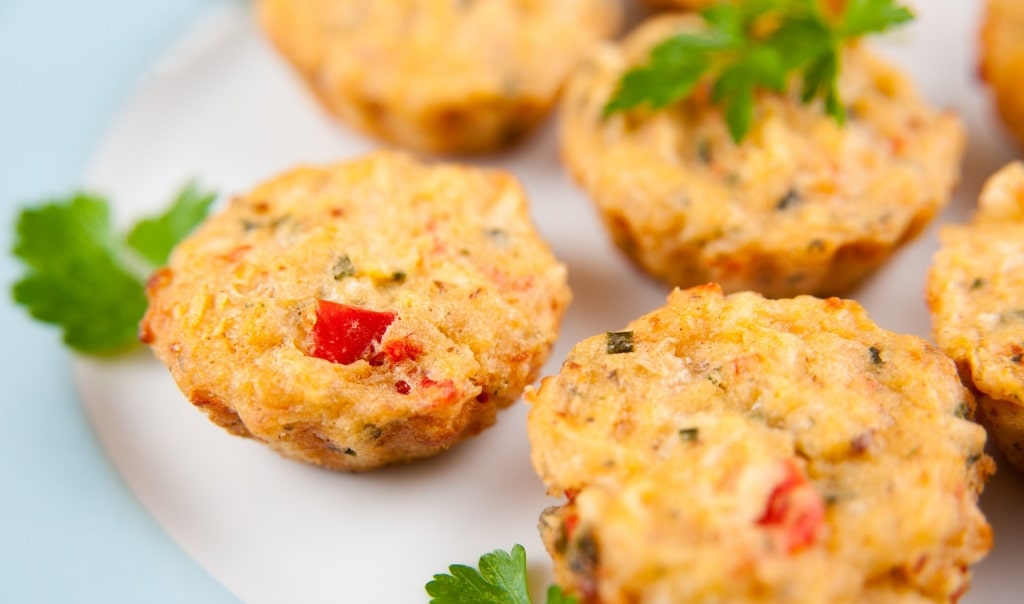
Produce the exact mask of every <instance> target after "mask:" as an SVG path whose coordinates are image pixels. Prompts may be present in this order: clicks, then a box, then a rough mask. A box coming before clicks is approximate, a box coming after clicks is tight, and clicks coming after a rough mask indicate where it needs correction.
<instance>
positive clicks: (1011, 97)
mask: <svg viewBox="0 0 1024 604" xmlns="http://www.w3.org/2000/svg"><path fill="white" fill-rule="evenodd" d="M985 6H986V8H985V13H984V16H983V17H982V27H981V40H980V48H979V53H980V68H981V77H982V78H984V79H985V80H986V81H987V82H988V84H989V87H990V89H991V91H992V96H993V98H994V100H995V106H996V110H997V111H998V112H999V116H1000V117H1001V118H1002V120H1003V123H1005V124H1006V126H1007V127H1008V128H1009V129H1010V131H1011V133H1012V134H1013V135H1014V137H1016V139H1017V142H1018V144H1020V145H1024V89H1022V88H1021V85H1020V80H1021V78H1022V77H1024V3H1021V2H1020V0H987V2H986V5H985Z"/></svg>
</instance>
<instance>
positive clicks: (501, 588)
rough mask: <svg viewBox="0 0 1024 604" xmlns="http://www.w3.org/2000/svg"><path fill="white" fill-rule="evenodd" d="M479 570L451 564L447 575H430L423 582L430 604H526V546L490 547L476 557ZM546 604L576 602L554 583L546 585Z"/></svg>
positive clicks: (573, 603) (527, 602)
mask: <svg viewBox="0 0 1024 604" xmlns="http://www.w3.org/2000/svg"><path fill="white" fill-rule="evenodd" d="M478 566H479V570H477V569H476V568H473V567H471V566H466V565H465V564H452V565H451V566H449V567H448V570H449V572H451V574H450V575H449V574H437V575H434V580H433V581H431V582H429V583H427V587H426V589H427V593H428V594H429V595H430V596H431V599H430V604H530V594H529V589H528V584H527V581H526V549H525V548H523V546H522V545H519V544H518V543H517V544H515V545H513V546H512V551H511V553H510V552H506V551H504V550H500V549H498V550H494V551H493V552H491V553H489V554H484V555H482V556H480V561H479V562H478ZM547 604H576V598H573V597H572V596H567V595H565V594H564V593H562V590H561V589H560V588H559V587H558V586H557V585H552V586H551V587H549V588H548V593H547Z"/></svg>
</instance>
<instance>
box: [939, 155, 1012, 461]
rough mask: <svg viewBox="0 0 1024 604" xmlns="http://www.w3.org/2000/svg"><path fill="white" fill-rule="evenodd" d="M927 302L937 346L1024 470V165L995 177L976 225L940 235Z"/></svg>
mask: <svg viewBox="0 0 1024 604" xmlns="http://www.w3.org/2000/svg"><path fill="white" fill-rule="evenodd" d="M927 300H928V306H929V308H930V309H931V313H932V335H933V337H934V338H935V341H936V343H938V345H939V347H940V348H942V349H943V350H944V351H945V352H946V353H947V354H948V355H949V356H951V357H952V358H953V359H954V360H955V361H956V362H957V365H958V366H959V368H960V373H961V375H962V377H963V379H964V383H966V384H968V385H970V386H972V387H973V388H974V389H975V391H976V392H977V393H978V394H979V396H978V402H979V412H978V419H979V421H980V422H981V423H982V424H983V425H984V426H985V427H986V428H987V429H988V431H989V435H990V436H991V438H992V441H993V442H994V443H995V444H996V446H997V447H998V448H999V449H1000V451H1002V453H1003V454H1004V455H1005V456H1006V458H1007V460H1008V461H1009V462H1010V463H1011V464H1013V466H1014V467H1016V468H1017V469H1019V470H1021V471H1024V163H1020V162H1014V163H1012V164H1009V165H1007V166H1006V167H1004V168H1002V169H1001V170H999V171H998V172H997V173H996V174H994V175H993V176H991V177H990V178H989V179H988V181H987V182H986V183H985V186H984V187H983V189H982V191H981V195H980V196H979V199H978V209H977V211H976V212H975V215H974V218H973V219H972V221H971V222H970V223H969V224H966V225H946V226H944V227H943V228H942V229H941V230H940V231H939V250H938V251H937V252H936V253H935V256H934V258H933V262H932V267H931V269H930V271H929V273H928V281H927Z"/></svg>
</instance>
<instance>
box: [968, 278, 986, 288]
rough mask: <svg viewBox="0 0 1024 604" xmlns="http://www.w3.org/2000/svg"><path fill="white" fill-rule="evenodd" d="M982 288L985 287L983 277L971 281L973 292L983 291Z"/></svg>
mask: <svg viewBox="0 0 1024 604" xmlns="http://www.w3.org/2000/svg"><path fill="white" fill-rule="evenodd" d="M982 287H985V280H984V279H982V278H981V277H976V278H975V279H974V281H971V289H972V290H975V289H981V288H982Z"/></svg>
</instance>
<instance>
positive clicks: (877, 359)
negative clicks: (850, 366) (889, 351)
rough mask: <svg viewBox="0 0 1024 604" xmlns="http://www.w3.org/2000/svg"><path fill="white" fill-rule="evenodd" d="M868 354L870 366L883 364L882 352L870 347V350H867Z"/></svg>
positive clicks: (875, 347)
mask: <svg viewBox="0 0 1024 604" xmlns="http://www.w3.org/2000/svg"><path fill="white" fill-rule="evenodd" d="M868 354H869V355H871V363H872V364H874V365H881V364H882V363H883V361H882V351H881V350H879V349H878V347H877V346H871V347H870V348H868Z"/></svg>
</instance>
